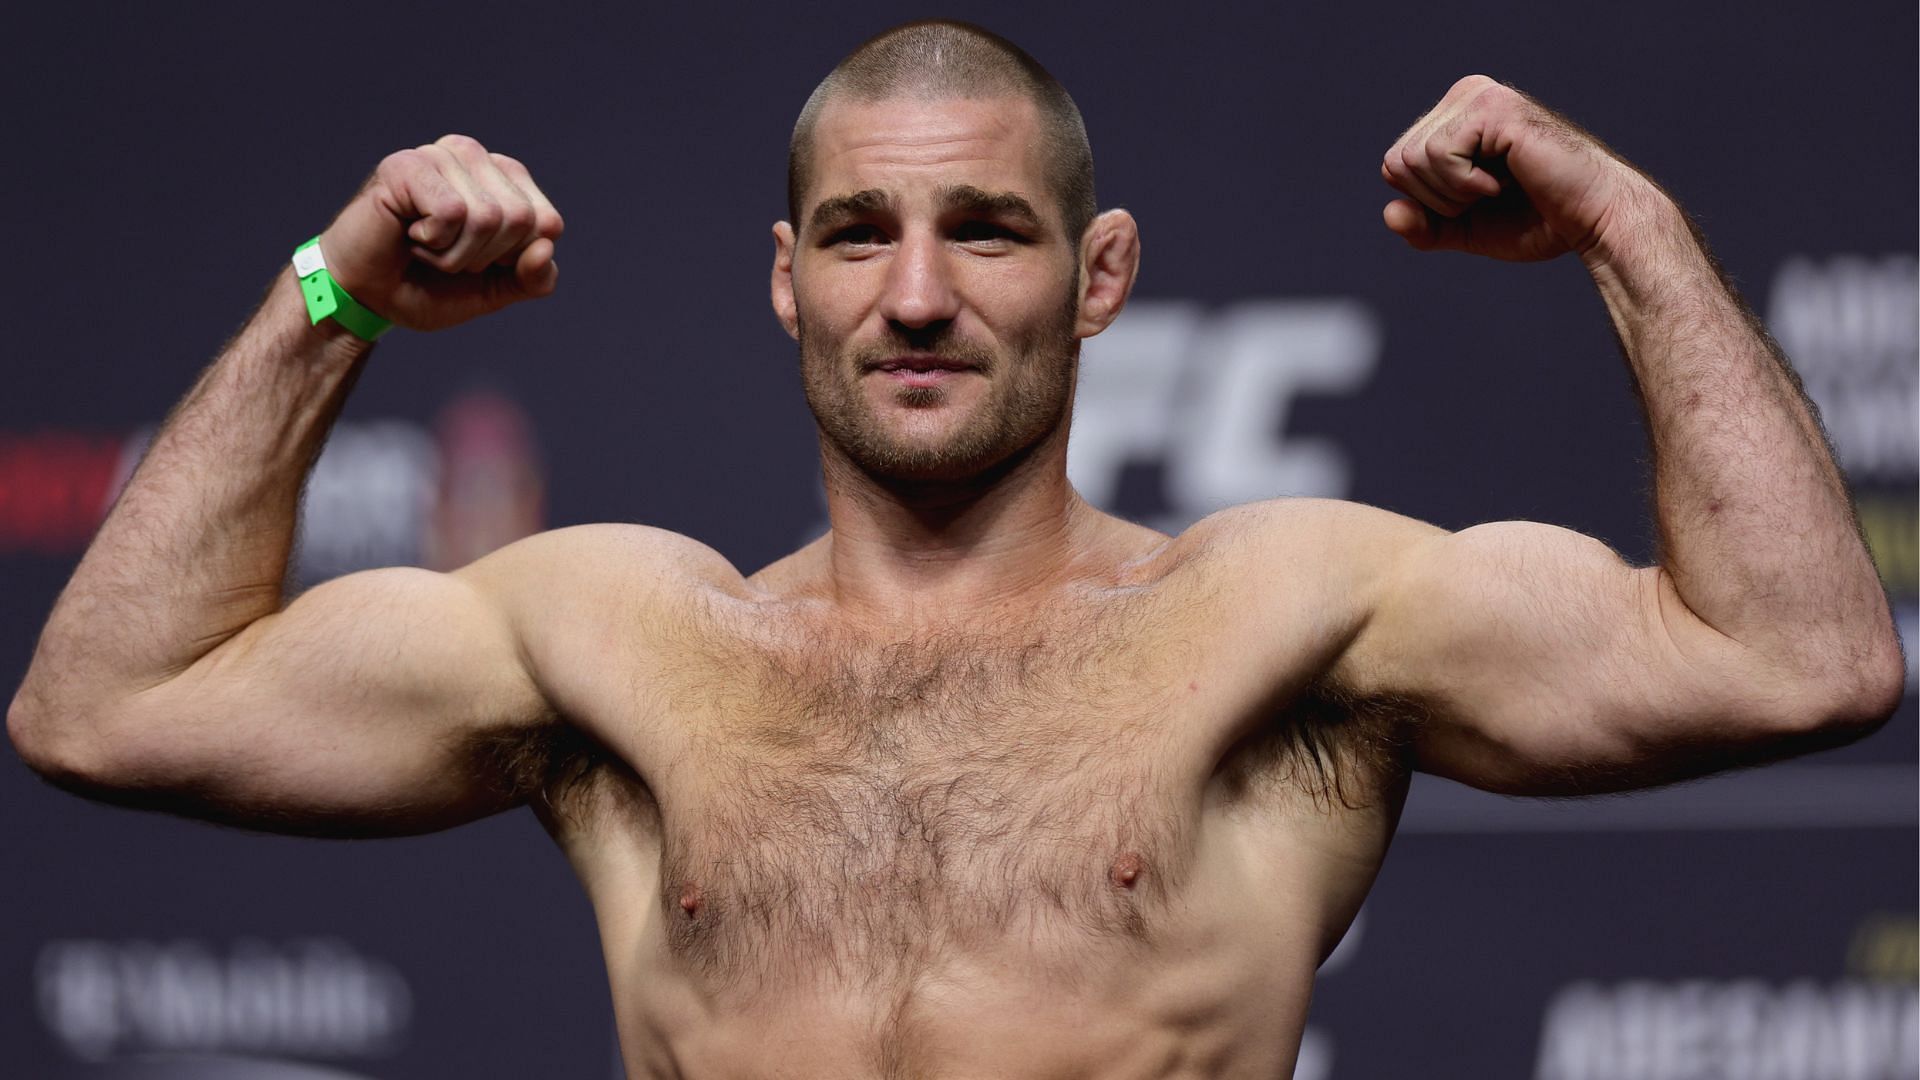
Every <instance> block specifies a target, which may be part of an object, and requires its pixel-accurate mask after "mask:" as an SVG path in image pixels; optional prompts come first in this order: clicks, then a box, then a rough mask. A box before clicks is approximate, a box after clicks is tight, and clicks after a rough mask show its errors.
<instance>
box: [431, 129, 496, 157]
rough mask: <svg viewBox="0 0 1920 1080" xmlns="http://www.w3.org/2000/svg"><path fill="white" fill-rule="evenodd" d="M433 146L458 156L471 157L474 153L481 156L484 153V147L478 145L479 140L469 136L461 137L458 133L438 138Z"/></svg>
mask: <svg viewBox="0 0 1920 1080" xmlns="http://www.w3.org/2000/svg"><path fill="white" fill-rule="evenodd" d="M434 145H435V146H440V147H444V148H445V149H447V150H449V151H451V152H452V153H455V154H460V155H472V154H474V153H476V152H477V153H481V154H484V153H486V147H484V146H481V145H480V140H478V139H476V138H474V137H473V136H471V135H462V134H460V133H459V132H450V133H448V134H446V135H442V136H440V137H439V138H438V139H436V140H434Z"/></svg>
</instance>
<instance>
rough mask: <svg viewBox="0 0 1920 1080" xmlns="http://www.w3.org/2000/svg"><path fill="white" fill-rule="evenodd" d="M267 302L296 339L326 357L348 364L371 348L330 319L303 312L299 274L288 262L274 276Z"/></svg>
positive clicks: (368, 344) (366, 342)
mask: <svg viewBox="0 0 1920 1080" xmlns="http://www.w3.org/2000/svg"><path fill="white" fill-rule="evenodd" d="M269 303H270V304H271V305H272V306H273V307H274V308H275V309H276V311H277V312H279V315H278V317H277V318H278V319H284V320H285V321H286V322H288V323H292V324H293V329H294V332H295V334H296V336H297V338H298V340H301V341H304V342H308V343H310V344H312V345H313V346H314V347H315V348H317V349H319V350H320V351H321V352H323V353H325V354H326V355H328V356H333V357H338V358H339V360H340V361H341V362H343V363H352V362H353V361H355V360H357V359H359V358H360V357H361V356H363V355H365V354H366V353H367V352H369V351H371V350H372V348H373V342H371V341H367V340H366V339H364V338H361V337H358V336H356V335H355V334H354V333H353V331H351V330H348V329H347V328H346V327H344V326H341V325H340V324H339V323H337V322H335V321H334V320H332V319H321V320H320V321H319V322H314V321H313V319H312V316H311V315H310V314H309V313H308V311H307V301H306V296H305V295H304V293H303V292H302V289H301V285H300V275H299V274H297V273H296V272H295V271H294V269H293V267H292V266H291V265H289V266H285V267H283V268H282V269H281V271H280V275H279V276H278V277H276V278H275V279H274V283H273V289H272V292H271V295H270V297H269Z"/></svg>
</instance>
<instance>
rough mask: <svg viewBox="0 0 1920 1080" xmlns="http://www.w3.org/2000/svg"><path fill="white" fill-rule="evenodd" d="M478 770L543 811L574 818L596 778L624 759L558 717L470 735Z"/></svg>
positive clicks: (502, 791) (508, 795)
mask: <svg viewBox="0 0 1920 1080" xmlns="http://www.w3.org/2000/svg"><path fill="white" fill-rule="evenodd" d="M467 755H468V760H469V761H471V762H472V768H473V770H474V775H475V776H477V777H480V778H482V779H483V780H484V781H485V782H486V783H487V784H488V785H489V786H491V787H492V788H493V790H494V791H495V792H497V793H498V794H499V796H500V797H501V798H502V799H504V800H507V801H511V802H516V803H517V802H524V803H526V804H528V805H530V806H532V807H533V809H534V810H535V812H536V813H539V814H541V815H542V816H552V817H556V818H560V819H562V820H567V821H574V819H575V818H577V817H578V816H579V812H580V810H581V808H582V806H583V805H584V804H585V803H586V802H587V800H586V799H585V798H584V796H585V795H587V794H588V793H590V792H591V791H592V789H593V787H594V786H595V781H596V779H597V778H598V777H599V776H600V775H602V774H603V773H604V772H605V770H606V769H607V768H608V767H609V766H610V765H612V764H613V763H614V762H616V761H617V760H618V759H617V758H616V756H615V755H614V753H613V752H612V751H611V750H608V749H607V748H606V747H605V746H602V745H601V744H600V743H599V741H597V740H595V739H594V738H592V737H591V736H589V735H587V734H586V733H585V732H584V731H582V730H580V728H579V727H578V726H576V725H573V724H569V723H567V722H565V721H564V720H559V719H555V720H553V721H551V722H549V723H546V724H543V725H540V726H538V727H533V728H518V727H516V728H489V729H485V730H482V731H480V732H479V733H477V734H475V735H472V736H470V737H469V738H468V741H467Z"/></svg>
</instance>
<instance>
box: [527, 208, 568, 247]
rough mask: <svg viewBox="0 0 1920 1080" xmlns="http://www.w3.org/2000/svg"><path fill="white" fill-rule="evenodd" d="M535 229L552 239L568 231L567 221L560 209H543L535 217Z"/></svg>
mask: <svg viewBox="0 0 1920 1080" xmlns="http://www.w3.org/2000/svg"><path fill="white" fill-rule="evenodd" d="M533 231H534V232H536V233H539V234H540V235H541V236H544V237H547V238H548V239H550V240H551V239H558V238H559V236H560V234H561V233H563V232H566V231H567V222H566V219H565V218H563V217H561V216H560V212H559V211H558V210H541V211H539V212H538V213H537V214H536V215H535V217H534V222H533Z"/></svg>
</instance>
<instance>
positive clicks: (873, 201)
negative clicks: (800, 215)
mask: <svg viewBox="0 0 1920 1080" xmlns="http://www.w3.org/2000/svg"><path fill="white" fill-rule="evenodd" d="M892 209H893V196H891V195H888V194H887V193H886V192H884V191H881V190H880V189H879V188H868V189H867V190H865V191H856V192H854V193H853V194H851V195H835V196H834V197H833V198H831V199H824V200H822V201H821V203H820V205H819V206H816V207H814V208H813V213H812V214H809V215H808V216H807V231H808V232H810V233H811V232H819V231H820V230H822V229H825V228H828V227H830V226H832V225H833V224H834V223H835V222H838V221H842V220H845V219H846V218H851V217H860V216H862V215H864V214H875V213H884V212H886V211H889V210H892Z"/></svg>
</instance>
